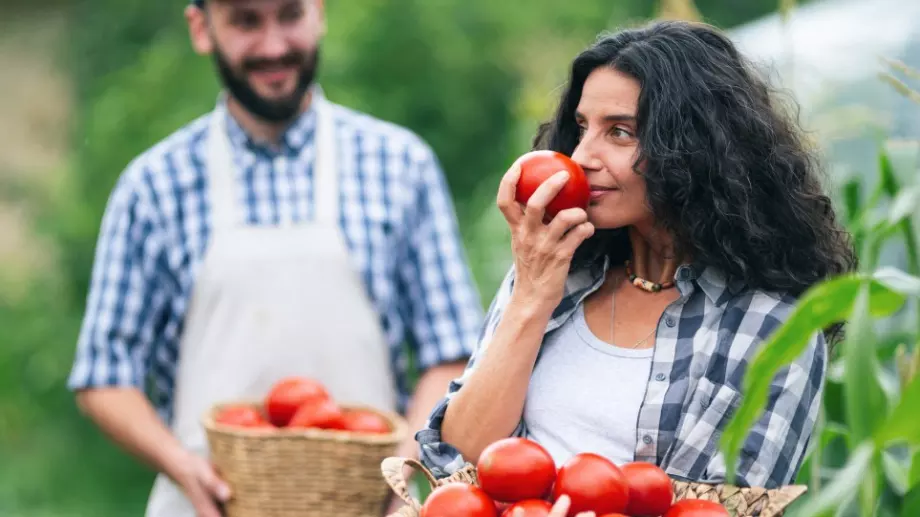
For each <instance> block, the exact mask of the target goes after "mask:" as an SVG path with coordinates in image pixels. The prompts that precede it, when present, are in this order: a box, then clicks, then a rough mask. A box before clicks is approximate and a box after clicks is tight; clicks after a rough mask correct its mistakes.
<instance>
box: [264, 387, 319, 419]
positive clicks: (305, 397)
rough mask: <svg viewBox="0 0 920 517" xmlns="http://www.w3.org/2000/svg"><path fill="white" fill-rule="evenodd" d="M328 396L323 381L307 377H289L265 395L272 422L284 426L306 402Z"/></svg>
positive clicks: (266, 407) (267, 410)
mask: <svg viewBox="0 0 920 517" xmlns="http://www.w3.org/2000/svg"><path fill="white" fill-rule="evenodd" d="M328 398H329V392H328V391H326V388H325V386H323V385H322V384H321V383H319V382H317V381H315V380H313V379H308V378H305V377H288V378H285V379H281V380H280V381H278V382H277V383H275V385H274V386H272V389H271V391H269V393H268V395H267V396H266V397H265V410H266V412H267V413H268V419H269V421H271V423H273V424H275V425H276V426H278V427H284V426H286V425H288V422H290V421H291V418H293V417H294V413H296V412H297V410H298V409H299V408H300V406H302V405H303V404H304V403H305V402H307V401H309V400H312V399H328Z"/></svg>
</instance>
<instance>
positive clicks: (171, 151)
mask: <svg viewBox="0 0 920 517" xmlns="http://www.w3.org/2000/svg"><path fill="white" fill-rule="evenodd" d="M211 114H212V113H211V112H209V113H206V114H203V115H201V116H199V117H198V118H196V119H194V120H192V121H190V122H188V123H187V124H185V125H183V126H181V127H180V128H178V129H176V130H175V131H173V132H172V133H170V134H169V135H167V136H165V137H163V138H162V139H160V140H159V141H157V142H156V143H154V144H153V145H151V146H150V147H148V148H147V149H145V150H144V151H142V152H141V153H140V154H138V155H137V156H135V157H134V158H133V159H132V160H131V161H130V162H129V163H128V164H127V165H126V166H125V169H124V170H123V171H122V173H121V174H120V176H119V178H118V182H117V184H116V189H120V190H129V191H134V192H138V191H140V190H149V189H151V188H153V189H156V188H157V186H158V185H159V186H162V185H163V182H162V181H157V180H158V178H159V179H161V178H163V175H164V173H165V172H166V171H167V170H168V169H169V168H182V167H184V168H189V167H191V166H192V164H193V163H194V162H195V161H197V160H198V159H199V158H200V154H201V152H202V149H203V148H202V144H203V140H204V137H205V135H206V134H207V129H208V122H209V121H210V117H211ZM177 176H181V174H177Z"/></svg>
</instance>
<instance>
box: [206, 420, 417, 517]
mask: <svg viewBox="0 0 920 517" xmlns="http://www.w3.org/2000/svg"><path fill="white" fill-rule="evenodd" d="M228 405H239V403H236V404H232V403H228V404H221V405H218V406H215V407H214V408H213V409H212V410H211V411H210V412H209V413H208V414H206V415H205V416H204V417H203V421H202V423H203V425H204V428H205V431H206V433H207V437H208V445H209V448H210V456H211V460H212V461H213V463H214V466H215V468H216V469H217V471H218V472H219V473H220V475H221V476H222V477H223V479H225V480H226V481H227V484H228V485H230V489H231V491H232V497H231V499H230V501H229V502H227V504H226V507H225V510H226V512H225V515H226V517H320V516H322V517H328V516H329V515H338V516H342V517H359V516H360V517H371V516H372V517H379V516H380V515H381V514H382V513H383V512H384V510H385V504H386V501H387V500H388V499H389V496H390V491H389V489H388V488H387V485H386V484H385V483H383V482H382V481H381V479H380V470H379V465H380V462H381V461H383V460H384V459H385V458H387V457H388V456H392V455H393V454H394V453H395V451H396V449H397V447H398V445H399V443H400V442H401V441H402V440H403V439H404V438H405V436H406V433H407V432H408V425H407V424H406V421H405V420H404V419H403V418H402V417H400V416H399V415H396V414H393V413H386V412H381V411H378V410H376V409H373V408H369V407H364V406H347V405H343V406H342V408H343V409H345V410H349V409H363V410H369V411H372V412H374V413H377V414H379V415H381V416H383V417H384V418H386V419H387V421H388V422H389V423H390V428H391V429H392V432H391V433H390V434H377V435H369V434H357V433H350V432H345V431H327V430H322V429H283V428H280V429H275V428H272V429H259V428H252V429H247V428H242V429H241V428H236V427H228V426H225V425H221V424H217V423H215V422H214V418H213V416H214V415H215V414H216V413H217V411H219V410H220V409H221V408H222V407H226V406H228ZM248 405H250V406H252V407H256V408H261V404H255V403H250V404H248Z"/></svg>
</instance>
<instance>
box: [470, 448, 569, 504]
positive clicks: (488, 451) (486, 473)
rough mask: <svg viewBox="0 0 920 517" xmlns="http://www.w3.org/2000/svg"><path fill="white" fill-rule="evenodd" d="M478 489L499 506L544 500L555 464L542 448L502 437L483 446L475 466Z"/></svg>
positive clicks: (551, 483) (553, 478) (554, 472)
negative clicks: (499, 502)
mask: <svg viewBox="0 0 920 517" xmlns="http://www.w3.org/2000/svg"><path fill="white" fill-rule="evenodd" d="M476 473H477V475H478V477H479V486H481V487H482V489H483V490H485V492H486V493H487V494H489V497H491V498H492V499H495V500H496V501H501V502H503V503H514V502H517V501H523V500H524V499H544V498H545V497H546V496H547V495H549V492H550V490H551V489H552V487H553V482H554V481H555V480H556V464H555V463H554V462H553V457H552V456H550V455H549V453H548V452H547V451H546V449H544V448H543V446H542V445H540V444H538V443H537V442H534V441H532V440H528V439H526V438H505V439H502V440H498V441H496V442H493V443H492V444H490V445H489V446H488V447H486V448H485V449H484V450H483V451H482V454H481V455H480V456H479V461H478V462H477V463H476Z"/></svg>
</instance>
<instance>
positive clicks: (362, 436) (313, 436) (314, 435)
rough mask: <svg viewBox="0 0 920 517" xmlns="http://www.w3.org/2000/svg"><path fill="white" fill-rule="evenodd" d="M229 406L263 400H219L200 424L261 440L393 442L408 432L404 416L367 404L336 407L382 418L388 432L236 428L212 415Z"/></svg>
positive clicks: (258, 404)
mask: <svg viewBox="0 0 920 517" xmlns="http://www.w3.org/2000/svg"><path fill="white" fill-rule="evenodd" d="M230 406H249V407H256V408H257V409H259V410H260V411H261V410H262V402H260V401H255V400H251V399H249V400H236V401H228V402H220V403H217V404H214V405H212V406H211V408H210V409H209V410H208V411H206V412H205V414H204V415H202V417H201V424H202V425H203V426H204V428H205V430H206V431H207V432H209V433H214V434H219V435H223V436H229V437H244V438H258V439H260V440H292V439H310V440H318V441H326V442H342V443H346V442H347V443H362V444H367V445H392V444H394V443H399V442H401V441H402V440H403V439H405V437H406V435H407V433H408V432H409V424H408V422H407V421H406V419H405V418H404V417H403V416H402V415H399V414H398V413H395V412H392V411H384V410H381V409H379V408H376V407H373V406H369V405H366V404H348V403H342V404H339V407H340V408H342V409H343V410H345V411H354V410H362V411H370V412H372V413H375V414H377V415H379V416H381V417H383V418H384V419H385V420H386V421H387V422H388V423H389V424H390V427H391V431H390V432H389V433H387V434H379V433H378V434H372V433H358V432H354V431H345V430H341V429H318V428H303V429H299V428H287V427H275V426H272V427H235V426H230V425H224V424H220V423H217V422H216V421H215V420H214V416H215V415H216V414H217V412H218V411H219V410H221V409H223V408H226V407H230Z"/></svg>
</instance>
